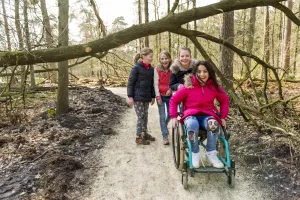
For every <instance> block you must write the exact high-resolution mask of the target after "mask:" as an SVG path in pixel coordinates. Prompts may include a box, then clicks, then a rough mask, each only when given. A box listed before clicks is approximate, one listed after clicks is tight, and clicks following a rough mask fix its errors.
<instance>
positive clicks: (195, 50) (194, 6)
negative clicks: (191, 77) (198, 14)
mask: <svg viewBox="0 0 300 200" xmlns="http://www.w3.org/2000/svg"><path fill="white" fill-rule="evenodd" d="M196 5H197V4H196V0H193V8H194V9H195V8H196ZM194 30H195V31H196V30H197V20H194ZM194 58H196V59H197V47H196V46H195V45H194Z"/></svg>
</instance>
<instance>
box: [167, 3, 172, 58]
mask: <svg viewBox="0 0 300 200" xmlns="http://www.w3.org/2000/svg"><path fill="white" fill-rule="evenodd" d="M170 9H171V5H170V0H168V13H170ZM168 41H169V44H168V46H169V52H170V54H171V55H172V36H171V32H170V31H169V32H168Z"/></svg>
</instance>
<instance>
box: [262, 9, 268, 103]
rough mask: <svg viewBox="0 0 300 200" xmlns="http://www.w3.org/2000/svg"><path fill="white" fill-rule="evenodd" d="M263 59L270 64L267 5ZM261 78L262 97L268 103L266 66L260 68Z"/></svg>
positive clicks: (266, 10)
mask: <svg viewBox="0 0 300 200" xmlns="http://www.w3.org/2000/svg"><path fill="white" fill-rule="evenodd" d="M263 55H264V60H265V62H266V63H267V64H270V17H269V7H268V6H267V7H266V8H265V31H264V52H263ZM261 76H262V78H264V80H265V81H264V90H263V93H264V97H265V101H266V103H268V98H267V93H266V90H267V84H268V69H267V68H262V74H261Z"/></svg>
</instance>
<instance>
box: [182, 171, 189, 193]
mask: <svg viewBox="0 0 300 200" xmlns="http://www.w3.org/2000/svg"><path fill="white" fill-rule="evenodd" d="M181 183H182V185H183V188H184V189H187V188H188V173H187V172H182V181H181Z"/></svg>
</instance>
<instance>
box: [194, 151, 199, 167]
mask: <svg viewBox="0 0 300 200" xmlns="http://www.w3.org/2000/svg"><path fill="white" fill-rule="evenodd" d="M192 164H193V168H199V166H200V152H198V153H193V152H192Z"/></svg>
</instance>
